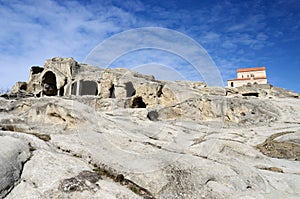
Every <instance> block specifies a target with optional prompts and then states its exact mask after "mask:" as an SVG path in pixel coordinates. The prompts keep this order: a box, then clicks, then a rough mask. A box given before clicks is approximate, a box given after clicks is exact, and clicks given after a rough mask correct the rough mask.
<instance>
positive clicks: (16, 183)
mask: <svg viewBox="0 0 300 199" xmlns="http://www.w3.org/2000/svg"><path fill="white" fill-rule="evenodd" d="M63 61H64V60H63ZM47 63H48V65H49V62H47ZM72 63H73V62H72ZM50 65H51V64H50ZM73 65H74V66H76V67H77V68H80V65H78V64H76V63H74V64H73ZM83 68H84V69H83ZM39 70H40V71H43V70H44V69H39ZM80 70H81V71H80ZM80 70H79V69H78V71H79V72H78V75H77V76H76V77H75V79H76V78H78V77H80V78H82V79H81V80H82V81H87V80H90V79H91V77H93V78H94V76H92V74H98V75H99V76H100V77H101V78H100V79H99V80H97V79H95V82H96V83H97V87H95V88H97V89H95V90H92V91H93V92H92V93H93V95H90V94H86V95H85V94H84V92H85V91H79V92H73V93H72V85H74V82H72V76H68V77H67V80H68V81H69V80H70V83H68V82H67V83H66V84H65V86H63V85H64V84H61V87H58V86H55V87H54V86H53V85H54V84H53V85H51V84H50V86H49V84H48V83H49V82H50V81H48V82H46V83H47V85H46V84H44V85H42V84H41V85H38V87H37V88H39V89H40V90H38V89H36V90H34V89H33V87H34V86H33V82H35V83H36V82H39V81H38V79H31V80H30V81H29V82H27V83H18V84H17V85H16V86H15V87H14V89H12V91H11V92H10V93H8V94H5V95H2V97H1V98H0V121H1V122H0V128H1V130H0V143H1V148H0V150H1V153H0V154H1V155H0V162H1V165H0V166H1V169H0V198H7V199H13V198H14V199H19V198H28V199H29V198H118V199H121V198H122V199H125V198H128V199H132V198H157V199H159V198H172V199H173V198H176V199H181V198H182V199H198V198H270V199H271V198H272V199H273V198H300V162H299V160H300V99H299V96H300V95H299V94H297V93H293V92H290V91H286V90H284V89H280V88H276V87H273V86H271V85H256V86H252V87H240V88H234V89H231V88H230V89H229V88H217V87H208V86H206V85H205V84H204V83H199V82H188V81H178V82H169V81H158V80H155V79H154V78H153V77H151V76H146V75H142V74H138V73H135V72H132V71H128V70H126V69H106V70H104V69H98V68H93V67H91V66H84V67H81V69H80ZM42 73H43V72H42ZM56 73H57V74H58V72H55V71H54V74H56ZM44 74H46V71H45V73H44ZM70 74H71V73H70ZM72 74H74V73H72ZM34 75H36V74H34ZM61 77H62V78H63V75H61ZM41 78H42V76H41ZM68 78H69V79H68ZM85 78H86V79H85ZM57 79H59V78H57ZM73 79H74V78H73ZM33 80H34V81H33ZM81 80H78V81H77V83H79V81H81ZM57 82H58V81H57ZM62 82H63V81H62ZM128 82H131V84H128ZM50 83H51V82H50ZM24 85H26V86H24ZM28 85H29V86H28ZM45 85H46V87H45ZM57 85H58V84H57ZM68 85H69V87H68ZM91 85H92V84H91ZM112 85H114V86H113V87H112ZM129 87H130V89H128V88H129ZM29 88H31V90H30V89H29ZM62 88H63V91H64V92H60V91H61V90H62ZM112 88H113V90H112ZM43 89H44V90H43ZM45 89H46V90H45ZM55 89H56V90H55ZM128 90H131V91H132V92H131V94H130V95H128V92H127V94H126V91H128ZM31 91H34V92H31ZM35 91H36V92H35ZM54 91H55V92H54ZM90 91H91V90H89V92H90ZM94 91H96V94H95V92H94ZM112 91H113V92H112ZM56 92H58V94H59V93H61V94H62V95H61V96H54V95H53V93H54V94H55V93H56ZM68 92H69V94H68V95H67V94H66V93H68ZM89 92H88V93H89ZM49 93H50V94H51V96H49V95H48V94H49ZM47 95H48V96H47Z"/></svg>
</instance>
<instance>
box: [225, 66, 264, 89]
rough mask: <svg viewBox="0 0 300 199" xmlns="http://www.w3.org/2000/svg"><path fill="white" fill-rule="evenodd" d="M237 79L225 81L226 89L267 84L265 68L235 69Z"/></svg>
mask: <svg viewBox="0 0 300 199" xmlns="http://www.w3.org/2000/svg"><path fill="white" fill-rule="evenodd" d="M236 72H237V78H235V79H231V80H227V83H228V87H239V86H245V85H253V84H267V83H268V80H267V73H266V67H259V68H240V69H237V71H236Z"/></svg>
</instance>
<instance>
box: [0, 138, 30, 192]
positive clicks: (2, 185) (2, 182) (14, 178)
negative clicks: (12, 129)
mask: <svg viewBox="0 0 300 199" xmlns="http://www.w3.org/2000/svg"><path fill="white" fill-rule="evenodd" d="M0 146H1V148H0V154H1V155H0V162H1V165H0V168H1V169H0V198H3V197H5V196H6V195H7V194H8V193H9V192H10V191H11V189H13V187H14V186H15V185H17V184H18V183H19V181H20V176H21V174H22V171H23V165H24V163H25V162H26V161H27V160H28V159H29V157H30V152H29V145H28V144H27V143H25V142H22V141H21V140H18V139H15V138H13V137H10V136H0Z"/></svg>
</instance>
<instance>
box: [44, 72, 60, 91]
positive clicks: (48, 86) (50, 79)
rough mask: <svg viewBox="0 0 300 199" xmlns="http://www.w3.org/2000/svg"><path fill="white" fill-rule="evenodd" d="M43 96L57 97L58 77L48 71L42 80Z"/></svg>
mask: <svg viewBox="0 0 300 199" xmlns="http://www.w3.org/2000/svg"><path fill="white" fill-rule="evenodd" d="M42 86H43V94H44V95H47V96H55V95H57V86H56V76H55V74H54V73H53V72H51V71H48V72H46V73H45V74H44V76H43V78H42Z"/></svg>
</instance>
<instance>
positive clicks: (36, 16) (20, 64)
mask: <svg viewBox="0 0 300 199" xmlns="http://www.w3.org/2000/svg"><path fill="white" fill-rule="evenodd" d="M214 2H215V3H211V1H190V0H187V1H179V0H178V1H177V0H172V1H161V2H159V3H158V2H155V1H142V0H132V1H118V0H108V1H102V0H101V1H97V0H90V1H79V0H78V1H76V0H74V1H56V0H43V1H35V0H24V1H18V0H10V1H8V0H3V1H1V2H0V26H1V27H3V28H2V30H1V31H0V67H1V72H0V78H1V81H0V87H10V86H12V85H13V84H14V82H15V81H17V80H24V81H26V80H27V78H28V70H29V67H30V66H31V65H42V64H43V62H44V60H45V59H48V58H51V57H54V56H62V57H70V56H72V57H74V58H75V59H77V60H78V61H82V60H83V59H84V57H85V56H86V55H87V54H88V53H89V52H90V51H91V50H92V49H93V48H94V47H95V46H96V45H98V44H99V43H101V42H102V41H104V40H105V39H107V38H109V37H111V36H112V35H114V34H116V33H120V32H122V31H125V30H129V29H132V28H139V27H165V28H169V29H174V30H177V31H179V32H182V33H184V34H186V35H188V36H190V37H191V38H193V39H195V41H197V42H198V43H200V44H201V45H202V46H203V47H204V48H205V49H206V50H207V51H208V53H209V54H210V55H211V57H212V59H213V60H214V61H215V62H216V64H217V66H218V67H219V69H220V71H221V73H222V75H223V79H224V80H226V79H228V78H232V75H233V76H234V74H235V69H236V68H237V67H241V66H257V65H264V64H265V63H268V64H270V65H271V66H270V67H275V66H276V64H277V62H278V61H277V62H276V61H275V60H278V59H279V58H280V57H281V56H284V55H285V56H287V57H288V56H292V55H293V54H296V53H293V52H291V53H284V52H283V51H284V50H287V51H289V49H288V47H287V46H291V45H293V46H294V51H295V52H299V47H298V48H296V47H295V46H297V45H296V44H299V42H300V41H299V34H300V33H299V32H300V30H299V27H300V26H299V21H300V14H299V12H298V10H299V8H300V4H299V2H298V1H297V0H288V1H276V2H270V1H263V0H254V1H251V2H248V1H246V2H236V1H235V2H233V1H230V0H229V1H214ZM137 39H138V38H137ZM128 42H129V43H130V42H132V41H128ZM116 45H117V44H116ZM284 46H285V48H284ZM298 46H299V45H298ZM270 52H272V53H270ZM106 53H109V52H106ZM143 53H144V54H143ZM151 54H153V55H154V54H155V53H153V52H151V53H149V52H145V51H142V52H140V54H139V56H135V57H130V55H128V56H127V58H124V57H123V58H122V63H121V62H119V64H122V67H125V66H130V67H131V68H132V67H134V64H142V65H143V64H146V65H147V64H150V65H151V63H156V64H157V65H163V66H169V67H172V68H174V69H175V70H176V71H181V73H182V74H185V75H184V77H185V78H190V79H193V78H195V75H194V73H193V72H189V73H188V72H186V73H185V72H184V71H187V70H186V68H187V67H188V66H189V64H188V63H186V62H185V61H184V60H180V59H178V57H177V58H176V57H174V56H172V55H166V54H164V53H160V52H159V51H158V53H156V54H155V55H156V57H154V56H151ZM273 55H276V56H275V57H274V56H273ZM137 57H138V58H139V59H137ZM147 57H148V58H147ZM131 59H134V60H136V62H134V61H132V60H131ZM266 60H267V61H266ZM270 60H271V61H270ZM119 61H120V60H119ZM152 65H153V64H152ZM136 66H137V65H136ZM158 68H159V67H158ZM161 68H162V67H161ZM2 69H3V70H2Z"/></svg>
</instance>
